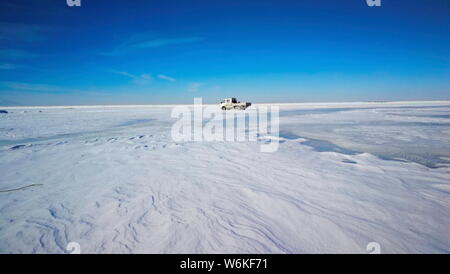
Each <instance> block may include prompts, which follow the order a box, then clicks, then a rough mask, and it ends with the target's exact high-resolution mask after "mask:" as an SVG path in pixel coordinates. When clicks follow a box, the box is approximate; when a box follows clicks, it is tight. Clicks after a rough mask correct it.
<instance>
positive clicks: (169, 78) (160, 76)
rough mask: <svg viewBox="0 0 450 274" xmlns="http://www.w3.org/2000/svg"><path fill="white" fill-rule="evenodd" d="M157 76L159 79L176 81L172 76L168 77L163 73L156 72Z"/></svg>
mask: <svg viewBox="0 0 450 274" xmlns="http://www.w3.org/2000/svg"><path fill="white" fill-rule="evenodd" d="M158 78H159V79H163V80H167V81H169V82H175V81H176V79H175V78H172V77H169V76H167V75H163V74H158Z"/></svg>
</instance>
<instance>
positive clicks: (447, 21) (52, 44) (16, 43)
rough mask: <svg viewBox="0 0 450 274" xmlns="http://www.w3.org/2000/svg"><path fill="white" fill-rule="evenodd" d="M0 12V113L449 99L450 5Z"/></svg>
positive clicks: (38, 7) (204, 5)
mask: <svg viewBox="0 0 450 274" xmlns="http://www.w3.org/2000/svg"><path fill="white" fill-rule="evenodd" d="M81 2H82V5H81V7H68V6H67V5H66V0H42V1H27V0H3V1H2V3H1V4H0V5H1V6H2V7H1V9H0V104H3V105H12V104H19V105H85V104H86V105H90V104H160V103H161V104H167V103H192V100H193V97H203V98H204V101H205V102H208V103H214V102H219V101H220V100H221V99H222V98H223V97H229V96H235V97H238V98H239V99H242V100H246V101H252V102H315V101H325V102H330V101H374V100H375V101H380V100H438V99H450V1H448V0H404V1H400V0H395V1H393V0H382V6H381V7H368V6H367V5H366V0H333V1H332V0H322V1H317V0H295V1H283V0H278V1H265V0H258V1H253V0H246V1H242V0H241V1H235V0H227V1H222V0H208V1H189V0H179V1H172V0H164V1H153V0H145V1H144V0H142V1H141V0H133V1H131V0H130V1H125V0H117V1H115V0H81Z"/></svg>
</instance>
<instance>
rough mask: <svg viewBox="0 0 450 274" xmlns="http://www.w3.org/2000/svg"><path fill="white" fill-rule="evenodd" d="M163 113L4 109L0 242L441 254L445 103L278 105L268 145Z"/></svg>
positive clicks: (17, 248)
mask: <svg viewBox="0 0 450 274" xmlns="http://www.w3.org/2000/svg"><path fill="white" fill-rule="evenodd" d="M171 110H172V107H168V106H127V107H125V106H124V107H112V106H109V107H108V106H103V107H60V108H37V107H36V108H7V111H8V113H7V114H0V253H65V252H67V251H66V246H67V244H68V243H69V242H77V243H79V244H80V247H81V252H82V253H142V252H143V253H187V252H193V253H206V252H211V253H234V252H240V253H249V252H256V253H259V252H267V253H324V252H330V253H348V252H352V253H353V252H355V253H367V251H366V246H367V244H368V243H369V242H377V243H379V244H380V248H381V253H423V252H429V253H450V233H449V231H450V165H449V163H450V102H414V103H413V102H410V103H408V102H404V103H348V104H344V103H341V104H338V103H334V104H283V105H280V138H279V140H280V146H279V150H278V151H277V152H275V153H262V152H260V149H259V148H260V144H259V143H258V142H250V141H245V142H174V141H173V140H172V138H171V134H170V130H171V127H172V125H173V123H174V122H175V121H176V119H172V118H170V113H171ZM32 184H35V185H33V186H30V187H28V188H24V189H21V190H17V191H9V192H1V191H4V190H11V189H17V188H21V187H24V186H28V185H32Z"/></svg>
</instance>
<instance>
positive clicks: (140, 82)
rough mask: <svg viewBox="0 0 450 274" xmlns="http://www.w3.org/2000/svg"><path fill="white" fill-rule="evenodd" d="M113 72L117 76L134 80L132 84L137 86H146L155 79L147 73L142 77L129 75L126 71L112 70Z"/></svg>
mask: <svg viewBox="0 0 450 274" xmlns="http://www.w3.org/2000/svg"><path fill="white" fill-rule="evenodd" d="M112 72H113V73H115V74H119V75H123V76H125V77H128V78H130V79H132V81H131V82H132V83H133V84H136V85H145V84H149V83H151V82H152V81H153V77H152V76H151V75H150V74H147V73H144V74H141V75H134V74H131V73H128V72H126V71H117V70H112Z"/></svg>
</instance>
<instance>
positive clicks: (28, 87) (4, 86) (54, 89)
mask: <svg viewBox="0 0 450 274" xmlns="http://www.w3.org/2000/svg"><path fill="white" fill-rule="evenodd" d="M0 90H2V91H28V92H47V93H78V92H84V91H83V90H79V89H71V88H65V87H59V86H52V85H46V84H30V83H24V82H0Z"/></svg>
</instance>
